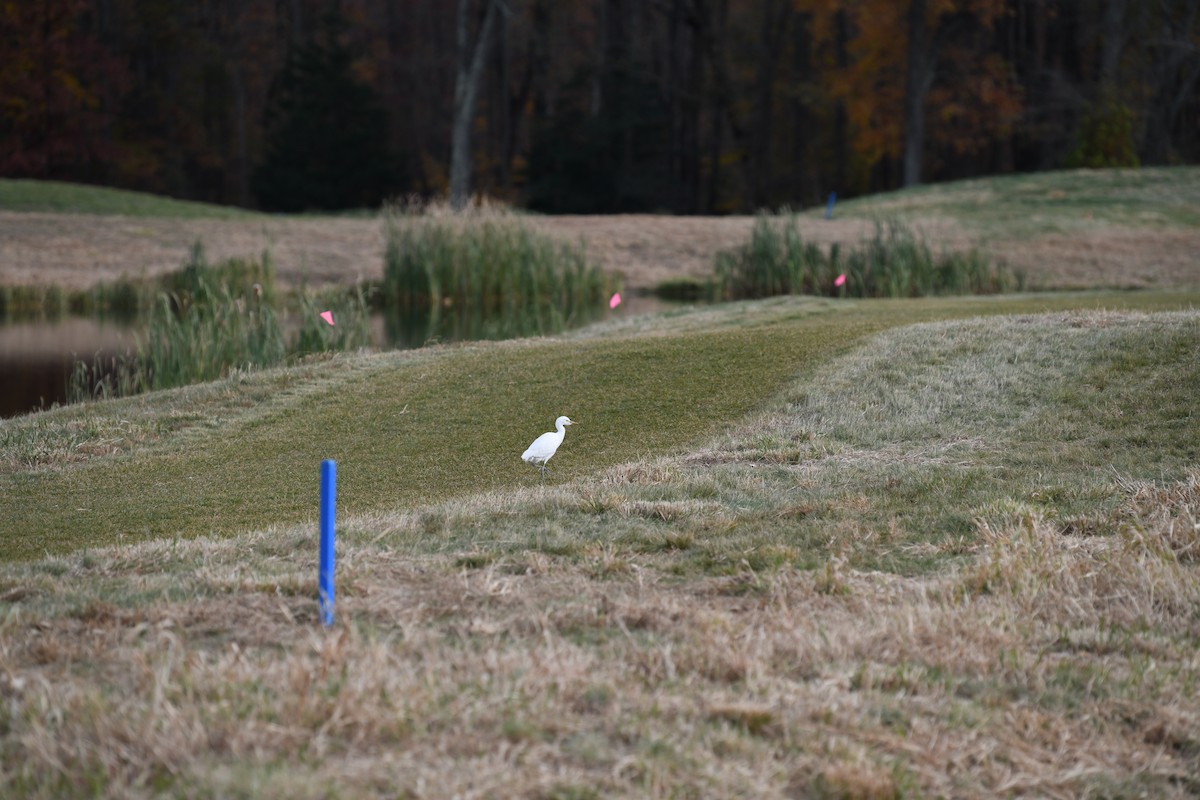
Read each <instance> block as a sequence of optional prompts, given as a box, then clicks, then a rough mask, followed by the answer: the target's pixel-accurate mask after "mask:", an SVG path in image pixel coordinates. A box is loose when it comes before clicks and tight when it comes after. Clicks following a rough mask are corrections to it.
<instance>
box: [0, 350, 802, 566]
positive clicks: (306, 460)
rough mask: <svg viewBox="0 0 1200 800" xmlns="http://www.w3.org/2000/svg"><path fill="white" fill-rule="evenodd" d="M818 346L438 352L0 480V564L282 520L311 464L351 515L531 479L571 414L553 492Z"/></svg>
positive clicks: (697, 421)
mask: <svg viewBox="0 0 1200 800" xmlns="http://www.w3.org/2000/svg"><path fill="white" fill-rule="evenodd" d="M822 339H824V337H823V336H821V335H819V334H818V332H816V331H803V330H801V329H800V328H797V327H794V326H793V327H790V328H788V327H785V328H783V329H781V330H779V331H775V332H773V334H772V335H769V336H766V335H763V334H762V333H760V332H757V331H750V330H739V331H730V332H724V333H721V334H690V335H680V336H669V337H656V338H650V339H626V340H608V341H599V340H598V341H587V342H572V343H566V342H530V343H521V344H516V345H509V346H503V345H481V346H472V347H463V348H454V349H449V350H447V351H446V352H445V353H443V354H441V355H440V357H438V358H435V359H428V360H422V361H421V362H420V363H417V364H407V363H405V359H404V358H403V356H397V357H395V358H394V359H383V360H381V364H380V366H379V367H378V368H377V369H374V370H372V371H370V372H369V373H367V374H364V375H362V376H359V377H356V378H354V379H352V380H350V381H348V382H346V383H343V384H341V385H339V386H336V387H334V388H331V389H329V390H327V391H325V392H322V393H320V394H318V395H315V396H312V397H307V398H304V399H302V400H301V401H300V402H299V403H298V404H297V405H295V406H294V407H289V408H284V409H281V410H280V411H278V412H276V413H274V414H271V415H269V416H267V417H265V418H263V419H259V420H255V421H253V422H251V423H248V424H245V425H242V426H234V427H233V428H231V429H230V430H228V431H226V432H224V433H222V434H219V435H211V436H205V437H196V438H195V439H194V440H193V441H192V442H191V444H190V446H189V447H188V449H186V450H181V451H176V452H168V453H163V454H157V455H149V456H142V457H135V458H133V459H130V460H124V461H114V462H109V463H106V464H96V465H93V466H89V467H85V468H73V469H68V470H64V471H57V472H41V473H34V474H18V475H15V476H11V477H9V478H6V479H5V481H6V482H7V483H9V486H8V487H6V491H5V501H4V505H5V506H7V508H6V509H5V510H4V515H3V516H4V517H5V518H7V519H8V520H9V525H7V526H6V527H8V528H9V530H10V531H12V532H17V531H20V532H23V533H22V534H21V535H18V536H11V537H6V538H9V539H10V541H9V542H8V546H7V547H6V548H5V555H6V556H7V557H9V558H27V557H32V556H37V555H40V554H42V553H43V552H45V551H49V552H52V553H57V552H66V551H69V550H72V549H75V548H78V547H81V546H97V545H102V544H109V543H112V542H114V541H117V540H118V539H119V538H120V537H125V538H126V540H129V539H130V538H135V539H143V538H154V537H162V536H174V535H182V536H189V535H196V534H206V533H210V532H234V531H236V530H242V529H246V528H254V527H261V526H268V525H272V524H276V523H287V522H294V521H296V520H298V519H301V518H303V517H304V516H306V515H311V514H312V513H313V509H314V508H315V502H316V488H317V465H318V464H319V462H320V461H321V460H322V459H324V458H332V459H336V460H337V461H338V467H339V496H338V500H339V510H340V511H341V512H342V513H358V512H364V511H368V510H371V509H377V508H388V507H394V506H404V505H412V504H422V503H427V502H432V501H436V500H440V499H445V498H447V497H450V496H453V495H455V494H459V493H463V492H470V491H478V490H484V489H495V488H498V487H501V486H506V485H519V484H528V483H534V482H536V481H537V480H538V473H537V472H536V471H534V470H531V469H530V468H529V467H528V466H526V465H525V464H523V463H522V462H521V461H520V458H519V457H520V454H521V452H522V451H523V450H524V449H525V447H526V446H527V445H528V443H529V442H530V441H532V440H533V438H534V437H535V436H537V435H538V434H540V433H542V432H543V431H544V430H547V429H549V428H550V427H552V423H553V420H554V417H555V416H557V415H558V414H569V415H571V416H572V418H573V419H575V420H577V421H578V424H577V425H576V426H574V427H573V428H572V429H571V430H570V432H569V434H568V439H567V442H566V443H565V444H564V446H563V447H562V448H561V449H560V452H559V454H558V455H557V457H556V458H555V459H554V460H553V461H552V462H551V464H550V466H551V469H552V470H553V472H552V473H551V477H550V479H551V480H552V481H556V482H561V481H564V480H569V479H570V478H571V477H573V476H576V475H580V474H584V473H586V472H589V471H591V470H595V469H597V468H600V467H603V466H607V465H611V464H614V463H619V462H620V461H623V460H626V459H630V458H635V457H637V456H639V455H646V454H649V453H655V452H661V451H663V450H665V449H670V448H672V447H678V446H680V445H683V444H685V443H687V442H688V441H691V440H692V439H694V438H696V437H698V436H700V435H703V434H704V433H706V432H709V431H711V430H712V429H713V426H714V425H715V424H717V423H718V422H720V421H721V420H727V419H737V418H738V417H740V416H741V415H742V414H744V413H745V412H746V410H747V409H749V408H751V407H753V405H754V404H756V403H758V402H759V401H760V400H761V399H762V397H764V396H769V395H770V394H771V393H772V392H774V391H776V390H777V389H778V388H779V387H780V386H781V385H782V384H783V382H784V381H786V380H788V379H790V378H791V377H792V376H793V375H794V374H795V372H796V370H797V369H799V368H800V367H802V366H803V364H804V363H805V361H806V360H807V359H809V358H811V357H812V355H813V354H814V352H819V351H820V349H821V345H820V342H821V340H822Z"/></svg>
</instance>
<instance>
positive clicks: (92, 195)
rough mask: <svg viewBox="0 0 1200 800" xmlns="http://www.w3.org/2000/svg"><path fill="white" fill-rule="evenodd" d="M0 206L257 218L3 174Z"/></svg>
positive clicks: (140, 194)
mask: <svg viewBox="0 0 1200 800" xmlns="http://www.w3.org/2000/svg"><path fill="white" fill-rule="evenodd" d="M0 210H4V211H43V212H54V213H70V214H120V215H123V216H129V217H173V218H212V219H253V218H254V217H255V216H259V215H258V214H256V213H255V212H251V211H246V210H244V209H239V208H235V207H233V206H217V205H212V204H210V203H198V202H195V201H191V200H175V199H173V198H170V197H161V196H159V195H153V194H147V193H145V192H133V191H129V190H126V189H110V188H107V187H102V186H85V185H83V184H77V183H63V182H61V181H41V180H24V179H16V178H0Z"/></svg>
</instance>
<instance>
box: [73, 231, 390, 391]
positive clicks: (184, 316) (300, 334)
mask: <svg viewBox="0 0 1200 800" xmlns="http://www.w3.org/2000/svg"><path fill="white" fill-rule="evenodd" d="M163 285H164V286H165V287H167V289H166V290H164V291H161V292H159V294H158V296H157V300H156V302H155V305H154V307H153V309H152V310H151V312H150V317H149V320H148V323H147V329H146V332H145V333H144V334H143V335H141V336H139V337H138V343H137V347H136V351H135V352H133V353H126V354H125V355H123V356H115V357H109V358H106V359H101V358H96V359H93V361H92V363H91V364H88V363H86V362H77V363H76V365H75V367H74V370H73V372H72V374H71V376H70V381H69V386H68V400H69V401H70V402H77V401H79V400H83V399H86V398H89V397H114V396H124V395H130V394H136V393H139V392H144V391H152V390H156V389H166V388H171V387H175V386H184V385H188V384H192V383H203V382H205V381H210V380H215V379H217V378H220V377H223V376H225V375H227V374H229V373H230V372H231V371H232V370H234V369H246V368H253V367H260V368H261V367H270V366H275V365H278V364H284V363H288V362H289V361H293V360H295V359H298V358H300V357H302V356H305V355H308V354H310V353H313V352H320V351H329V350H353V349H357V348H360V347H366V346H368V345H369V344H370V320H369V310H368V308H367V303H366V298H365V296H364V295H363V293H362V292H361V291H358V292H356V293H353V294H350V295H347V294H346V293H344V292H342V293H340V294H339V295H338V296H337V297H331V298H330V300H329V305H326V306H324V307H323V308H318V305H319V303H318V301H317V300H316V299H315V298H313V297H310V296H309V295H308V294H307V293H302V294H301V296H300V298H299V301H298V303H299V310H300V314H301V317H300V322H299V325H298V330H297V331H296V332H295V334H294V335H289V332H288V327H289V326H288V325H287V324H286V319H285V316H284V314H283V312H282V311H281V310H280V307H279V306H280V302H279V300H278V292H277V290H276V288H275V274H274V268H273V267H272V265H271V261H270V258H269V257H268V256H267V255H266V254H264V255H263V257H262V259H261V260H260V261H243V260H231V261H226V262H222V263H221V264H218V265H215V266H210V265H209V264H208V263H207V261H206V260H205V257H204V251H203V248H201V247H200V246H199V245H198V244H197V245H196V246H195V247H193V249H192V253H191V256H190V257H189V259H188V262H187V263H186V264H185V265H184V268H183V269H182V270H180V271H179V272H178V273H174V274H173V275H172V276H169V277H168V278H167V279H166V280H165V281H164V282H163ZM322 310H333V311H334V313H335V317H334V319H335V320H336V321H337V323H338V324H337V325H336V326H334V327H332V328H331V327H330V326H329V325H328V324H327V323H326V322H325V321H324V320H322V319H321V318H320V316H319V315H320V311H322Z"/></svg>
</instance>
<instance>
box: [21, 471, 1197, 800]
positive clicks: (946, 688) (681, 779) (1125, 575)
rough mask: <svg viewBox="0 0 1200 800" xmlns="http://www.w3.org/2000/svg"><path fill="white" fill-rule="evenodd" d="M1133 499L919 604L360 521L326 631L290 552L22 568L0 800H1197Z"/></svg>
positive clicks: (1181, 526) (1178, 661)
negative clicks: (479, 542)
mask: <svg viewBox="0 0 1200 800" xmlns="http://www.w3.org/2000/svg"><path fill="white" fill-rule="evenodd" d="M655 469H657V468H656V467H649V468H648V470H649V472H644V473H638V472H637V471H631V472H630V474H629V476H628V478H629V480H632V481H636V480H640V479H642V478H641V476H642V475H651V473H653V471H654V470H655ZM1123 483H1124V487H1125V491H1126V501H1125V502H1124V503H1123V504H1122V505H1121V506H1120V508H1118V509H1117V510H1115V511H1114V512H1113V519H1114V520H1115V521H1117V522H1119V526H1120V533H1119V534H1117V535H1115V536H1110V537H1080V536H1073V535H1069V534H1064V533H1061V532H1060V530H1059V528H1058V526H1055V525H1051V524H1049V523H1047V522H1044V521H1042V520H1040V519H1035V518H1030V519H1026V520H1024V521H1019V522H1017V523H1014V524H1013V525H1011V526H1008V527H992V526H989V525H987V524H982V525H981V530H980V533H981V536H980V543H979V544H978V545H977V546H973V548H972V553H971V557H970V558H969V559H968V560H967V561H965V562H963V563H962V564H961V566H958V567H949V568H947V569H945V570H943V571H941V572H939V573H937V574H933V575H930V576H925V577H919V578H904V577H899V576H895V575H888V574H881V573H873V572H859V571H855V570H851V569H848V568H846V567H845V565H844V564H843V565H838V564H831V566H830V567H829V568H827V569H825V570H815V571H811V572H800V571H795V570H791V569H784V570H780V571H777V572H774V573H770V574H754V573H753V572H751V571H749V570H748V569H747V570H746V571H744V572H743V573H742V574H738V575H733V576H728V577H720V578H706V579H700V580H689V581H686V582H684V581H679V580H675V579H673V578H672V577H671V574H670V571H669V570H668V569H665V568H664V567H665V566H666V561H665V559H668V558H669V556H662V557H660V556H656V555H653V554H640V555H636V556H634V555H631V554H629V553H622V552H619V551H616V550H614V549H613V548H612V547H611V546H605V545H602V544H600V543H597V544H596V545H595V546H592V547H588V548H586V549H585V551H584V553H583V555H582V557H581V558H579V559H567V558H557V557H553V556H548V555H546V554H545V553H539V552H528V553H518V554H513V555H508V556H500V557H495V558H485V559H481V560H480V561H478V562H471V561H470V560H469V559H464V558H463V554H448V555H444V556H425V557H420V558H415V557H412V556H411V555H407V554H404V553H402V552H401V551H402V550H403V548H393V547H391V546H390V545H389V542H390V541H391V539H392V537H393V536H394V534H395V531H396V530H397V529H398V528H400V527H409V526H420V525H421V524H422V522H421V520H420V518H419V516H418V515H409V516H406V517H403V518H394V517H391V518H382V517H381V518H377V519H373V520H362V521H359V522H358V523H353V524H352V526H351V527H352V528H356V530H357V532H355V533H352V534H351V541H352V542H353V543H352V544H351V543H344V544H343V546H342V550H341V552H340V555H339V557H340V559H341V563H340V569H341V573H340V576H339V577H340V582H339V592H340V594H339V598H338V609H337V611H338V622H337V624H336V625H335V626H334V627H333V628H332V629H330V630H328V631H324V630H321V629H320V628H319V626H318V623H317V620H316V604H315V602H313V600H312V597H313V596H314V595H315V565H314V564H313V563H312V562H311V560H310V558H309V555H310V554H309V552H308V551H309V550H310V544H311V542H310V541H309V539H308V537H309V533H308V531H307V530H305V529H293V530H288V531H273V532H268V533H263V534H258V535H255V536H251V537H242V538H240V539H237V540H232V541H230V540H225V541H203V540H202V541H195V542H189V543H182V542H181V543H169V542H163V543H153V544H147V545H141V546H138V547H135V548H130V549H125V550H109V551H103V552H95V553H91V554H85V555H83V556H80V557H75V558H70V559H64V560H59V561H55V562H47V563H44V564H40V565H32V566H28V567H24V568H11V569H9V570H7V572H6V574H5V576H4V577H3V579H2V580H0V597H3V602H4V603H5V604H6V608H5V613H4V618H3V623H2V626H0V634H2V635H0V697H2V698H3V711H2V712H0V734H2V735H0V755H2V758H0V788H2V789H3V792H4V794H5V796H9V797H53V796H62V795H64V794H68V795H69V794H75V795H77V794H80V793H88V794H93V793H94V795H95V796H100V797H139V796H155V795H159V794H166V795H169V796H188V797H190V796H229V795H232V796H245V795H254V796H261V797H293V798H294V797H323V796H329V795H330V794H333V793H337V794H339V795H341V796H355V797H361V796H380V797H383V796H387V797H395V796H401V797H405V796H411V797H452V796H460V797H515V796H521V797H590V796H629V797H635V796H637V797H645V796H654V797H659V796H663V797H665V796H705V797H732V796H743V797H744V796H748V795H749V796H758V797H787V796H806V797H807V796H816V797H864V798H875V797H897V796H912V795H941V796H960V797H963V796H965V797H970V796H1008V795H1012V794H1028V795H1034V796H1041V797H1079V796H1083V795H1087V794H1098V795H1104V796H1131V797H1132V796H1141V795H1143V794H1147V793H1148V794H1150V795H1154V796H1162V797H1185V796H1193V795H1194V794H1195V793H1196V792H1197V791H1200V779H1198V777H1197V775H1198V767H1200V703H1198V701H1197V698H1196V695H1195V689H1196V686H1195V683H1196V675H1198V674H1200V659H1198V657H1197V654H1196V648H1195V643H1196V641H1197V639H1198V637H1200V615H1198V614H1197V612H1196V609H1197V608H1200V581H1198V580H1197V578H1200V575H1198V574H1197V564H1196V559H1195V556H1194V553H1195V549H1194V547H1195V541H1196V536H1197V533H1196V531H1197V528H1196V525H1197V516H1198V515H1200V475H1197V474H1192V475H1190V476H1189V478H1188V479H1187V480H1185V481H1183V482H1179V483H1175V484H1171V485H1167V486H1162V485H1152V484H1148V483H1140V482H1132V481H1124V482H1123ZM479 502H480V503H481V504H483V505H486V504H487V503H488V502H489V501H488V500H486V499H481V500H480V501H479ZM498 511H499V513H509V512H506V511H505V510H504V509H503V508H501V509H498ZM643 511H644V509H642V510H638V509H632V508H631V509H630V512H631V513H643ZM372 540H374V541H373V542H372ZM831 581H832V583H831ZM114 587H120V589H119V590H118V593H117V594H113V589H114Z"/></svg>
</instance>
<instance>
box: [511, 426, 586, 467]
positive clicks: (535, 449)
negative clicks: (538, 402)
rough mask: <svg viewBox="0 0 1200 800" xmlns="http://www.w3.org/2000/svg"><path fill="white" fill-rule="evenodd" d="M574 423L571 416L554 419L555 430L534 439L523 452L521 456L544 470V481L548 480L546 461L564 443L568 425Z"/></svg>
mask: <svg viewBox="0 0 1200 800" xmlns="http://www.w3.org/2000/svg"><path fill="white" fill-rule="evenodd" d="M574 424H575V423H573V422H571V419H570V417H559V418H558V419H556V420H555V421H554V428H555V429H554V430H552V431H547V432H546V433H543V434H542V435H541V436H539V437H538V438H536V439H534V440H533V444H531V445H529V449H528V450H526V451H525V452H524V453H522V454H521V458H523V459H524V460H525V461H527V462H528V463H530V464H532V465H533V466H535V467H537V468H538V469H540V470H541V471H542V480H543V481H544V480H546V462H547V461H549V460H550V456H552V455H554V454H555V453H556V452H558V446H559V445H560V444H562V441H563V437H564V436H566V435H567V428H566V426H567V425H574Z"/></svg>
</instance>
